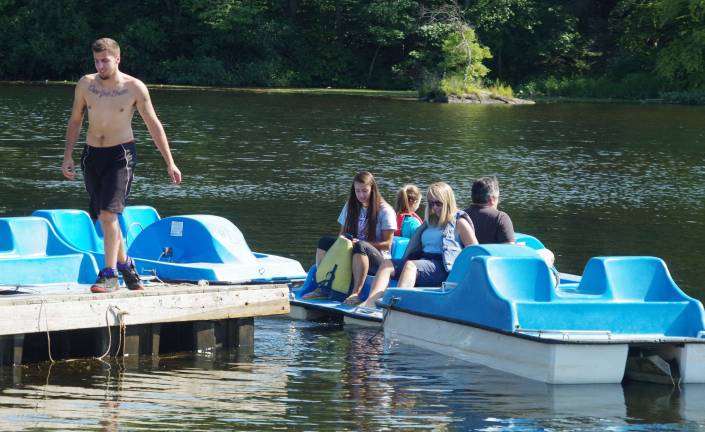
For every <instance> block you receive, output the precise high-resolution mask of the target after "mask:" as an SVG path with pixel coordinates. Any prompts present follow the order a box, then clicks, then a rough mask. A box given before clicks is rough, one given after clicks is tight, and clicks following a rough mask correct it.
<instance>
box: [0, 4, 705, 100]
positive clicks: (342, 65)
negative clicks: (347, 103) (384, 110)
mask: <svg viewBox="0 0 705 432" xmlns="http://www.w3.org/2000/svg"><path fill="white" fill-rule="evenodd" d="M102 36H108V37H112V38H114V39H116V40H117V41H118V42H119V43H120V44H121V47H122V63H121V69H122V70H124V71H125V72H127V73H130V74H133V75H136V76H138V77H140V78H141V79H143V80H145V81H146V82H149V83H174V84H205V85H231V86H265V87H272V86H297V87H327V86H330V87H351V88H389V89H408V88H412V87H415V88H417V89H419V91H420V92H421V93H422V94H439V95H442V94H444V92H446V91H450V92H452V93H456V92H460V91H466V90H467V91H470V90H471V89H472V88H475V87H478V88H481V87H483V86H485V85H486V84H485V83H486V82H487V80H497V79H499V80H501V81H502V82H506V83H511V84H512V85H514V86H515V88H516V86H517V85H522V87H521V88H522V89H523V90H524V91H525V92H528V91H530V92H531V93H533V94H561V95H580V96H591V95H592V96H594V97H619V98H621V97H631V98H658V97H661V96H660V95H662V94H668V95H675V96H669V97H671V98H673V100H686V99H688V98H683V97H681V96H682V95H691V94H699V93H697V92H698V91H701V90H703V89H705V1H703V0H607V1H586V0H569V1H565V0H464V1H456V0H424V1H421V0H282V1H277V2H272V1H270V0H209V1H202V0H154V1H149V2H144V1H141V0H123V1H121V2H114V1H108V0H92V1H90V2H89V1H87V0H54V1H51V2H46V1H40V0H22V1H20V0H0V79H2V80H17V79H19V80H45V79H49V80H77V79H78V78H80V76H81V75H83V74H85V73H91V72H93V66H92V61H91V53H90V49H89V45H90V43H91V42H92V41H93V40H94V39H96V38H98V37H102ZM490 53H491V55H490ZM495 88H496V89H495V90H493V91H495V92H496V94H498V95H501V94H506V93H507V92H509V91H510V90H511V88H510V87H508V86H504V85H496V86H495ZM664 92H668V93H664ZM678 95H681V96H678ZM689 100H690V99H689ZM692 100H699V96H698V97H693V98H692Z"/></svg>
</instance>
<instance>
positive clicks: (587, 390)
mask: <svg viewBox="0 0 705 432" xmlns="http://www.w3.org/2000/svg"><path fill="white" fill-rule="evenodd" d="M72 96H73V89H72V88H71V87H68V86H67V87H61V86H36V87H33V86H7V85H0V216H10V215H14V216H17V215H28V214H31V212H32V211H34V210H36V209H38V208H61V207H64V208H66V207H68V208H85V206H86V198H85V192H84V189H83V185H82V182H81V181H73V182H71V181H64V180H62V178H61V174H60V169H59V167H60V164H61V155H62V152H63V136H64V133H65V126H66V122H67V120H68V115H69V111H70V109H71V98H72ZM152 96H153V100H154V101H155V106H156V109H157V111H158V114H159V116H160V118H161V120H162V121H163V123H164V125H165V128H166V130H167V133H168V136H169V138H170V142H171V144H172V147H173V149H174V155H175V158H176V160H177V162H178V164H179V166H180V168H181V170H182V172H183V173H184V183H183V184H182V185H181V186H178V187H176V186H173V185H170V184H168V182H167V175H166V170H165V168H164V164H163V161H162V160H161V157H160V156H159V153H158V152H157V151H156V149H154V148H153V146H152V144H151V142H150V139H149V137H148V133H147V132H146V130H145V128H144V126H143V125H142V122H141V121H140V120H139V117H137V118H136V120H135V134H136V139H137V141H138V146H139V147H140V150H139V161H140V165H139V166H138V168H137V171H136V173H137V174H136V182H135V184H134V187H133V194H132V203H135V204H138V203H139V204H149V205H153V206H155V207H156V208H157V209H158V210H159V211H160V213H161V214H162V215H164V216H167V215H173V214H189V213H211V214H217V215H221V216H224V217H227V218H229V219H231V220H232V221H233V222H234V223H235V224H236V225H237V226H238V227H239V228H240V229H241V231H242V232H243V233H244V235H245V236H246V238H247V240H248V243H249V245H250V246H251V248H252V249H253V250H256V251H264V252H271V253H275V254H278V255H284V256H289V257H293V258H296V259H298V260H300V261H301V262H302V263H303V264H304V266H308V264H309V263H310V262H311V261H312V260H313V250H314V247H315V246H314V245H315V242H316V240H317V239H318V237H319V236H320V235H321V234H323V233H332V232H335V231H337V229H338V228H337V225H336V222H335V219H336V217H337V215H338V212H339V211H340V207H341V205H342V203H343V201H344V199H345V195H346V193H347V191H348V188H349V181H350V179H351V178H352V176H353V175H354V173H355V172H357V171H359V170H361V169H368V170H370V171H372V172H374V173H375V175H376V177H377V179H378V180H379V183H380V186H381V190H382V192H383V193H384V195H385V197H387V199H388V200H390V201H391V200H392V199H393V195H394V192H395V191H396V189H397V188H398V186H399V185H401V184H402V183H406V182H414V183H417V184H418V185H420V186H421V187H425V186H427V185H428V184H430V183H431V182H434V181H438V180H445V181H447V182H449V183H450V184H451V185H452V186H453V188H454V189H455V191H456V193H457V196H458V199H459V201H460V203H461V204H466V203H467V202H468V200H469V186H470V182H471V180H472V178H473V177H475V176H478V175H484V174H488V173H496V174H497V175H498V176H499V178H500V182H501V184H502V194H501V206H502V208H503V209H504V210H505V211H507V212H508V213H509V214H510V215H511V217H512V219H513V221H514V225H515V227H516V228H517V230H519V231H522V232H526V233H530V234H534V235H536V236H538V237H539V238H540V239H541V240H542V241H544V243H545V244H547V245H548V246H549V247H550V248H551V249H552V250H553V251H554V252H555V253H556V256H557V265H558V267H559V269H560V270H562V271H567V272H574V273H577V272H580V271H581V270H582V268H583V266H584V265H585V262H586V261H587V259H588V258H589V257H591V256H595V255H618V254H628V255H656V256H660V257H663V258H664V259H665V260H666V262H667V264H668V266H669V268H670V270H671V273H672V274H673V276H674V278H675V279H676V280H677V282H678V283H679V285H680V286H681V287H682V288H683V289H684V290H685V291H686V292H688V293H689V294H691V295H694V296H695V297H698V298H700V299H705V286H703V284H702V281H703V280H705V267H703V266H702V264H701V261H702V256H701V255H702V254H701V253H700V251H701V250H702V245H703V244H705V163H703V161H704V160H705V126H704V125H705V108H703V107H676V106H673V107H672V106H637V105H589V104H584V105H580V104H575V105H560V104H555V105H537V106H533V107H477V106H450V105H447V106H446V105H436V104H422V103H416V102H413V101H399V100H386V99H373V98H365V97H346V96H312V95H281V94H277V95H261V94H259V95H254V94H247V93H236V92H203V91H160V90H154V91H153V92H152ZM256 332H257V342H256V343H257V347H256V350H257V356H256V357H255V359H254V362H253V363H243V362H238V361H236V360H233V359H232V358H230V356H228V355H225V356H219V357H217V358H213V359H208V358H205V359H204V358H201V357H193V356H187V357H183V358H175V359H161V360H160V361H159V362H156V363H153V362H152V361H151V360H145V361H144V362H142V363H140V364H138V365H132V366H130V365H127V366H125V369H124V370H123V369H119V368H117V367H116V366H113V367H112V368H106V367H104V366H103V365H101V364H99V363H93V362H75V363H69V364H57V365H54V366H53V367H52V368H51V371H49V367H48V366H47V365H40V366H36V365H35V366H29V367H24V368H21V369H18V370H16V371H14V372H12V371H7V370H5V371H3V372H2V378H1V379H2V382H3V385H2V392H0V406H2V407H3V409H2V410H0V428H2V429H19V428H32V427H37V428H52V427H53V428H58V429H72V428H76V429H77V428H85V427H88V428H92V429H98V428H101V427H105V428H107V429H111V428H112V429H116V428H121V429H124V428H139V427H145V428H147V427H148V428H150V429H154V428H162V429H174V428H189V429H207V428H215V429H226V428H227V429H233V428H234V429H255V430H261V429H271V428H275V427H277V428H286V429H295V430H299V429H300V430H310V429H363V430H373V429H374V430H377V429H392V428H400V429H419V428H429V429H439V430H444V429H449V430H457V429H483V430H504V429H512V428H513V429H543V428H546V429H552V430H556V429H559V430H560V429H583V430H595V429H605V428H612V429H616V430H623V429H628V430H633V429H651V428H654V427H661V428H664V429H669V428H689V427H691V426H694V425H696V424H698V423H704V422H705V419H703V418H702V417H703V415H702V414H701V412H700V411H702V410H701V409H699V405H698V404H702V400H705V394H703V393H705V390H703V388H702V387H703V386H692V385H691V386H688V387H687V388H684V389H682V391H680V392H674V391H672V389H670V388H665V387H659V386H643V385H640V386H636V385H625V386H577V387H570V386H553V387H551V386H547V385H543V384H537V383H533V382H527V381H522V380H520V379H518V378H515V377H511V376H507V375H504V374H500V373H498V372H493V371H492V370H490V369H486V368H482V367H478V366H470V365H468V364H465V363H462V362H457V361H454V360H451V359H448V358H445V357H442V356H439V355H437V354H433V353H429V352H425V351H421V350H418V349H416V348H413V347H406V346H399V347H395V349H393V350H392V351H390V352H389V353H387V354H385V353H384V352H383V349H382V347H381V346H380V344H381V337H380V336H375V335H374V332H369V331H341V330H340V329H337V328H326V327H323V328H321V327H318V326H310V325H306V324H295V323H288V322H286V321H283V320H258V321H257V329H256ZM370 338H371V341H370ZM234 425H236V426H234Z"/></svg>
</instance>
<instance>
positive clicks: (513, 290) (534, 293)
mask: <svg viewBox="0 0 705 432" xmlns="http://www.w3.org/2000/svg"><path fill="white" fill-rule="evenodd" d="M487 276H488V278H489V282H490V283H491V285H492V286H493V287H494V290H495V291H496V292H497V294H498V295H499V296H500V297H502V298H505V299H507V301H510V302H517V301H533V302H548V301H551V300H552V299H553V297H554V294H553V293H554V291H553V281H552V275H551V271H550V270H549V268H548V266H547V265H546V262H545V261H543V260H542V259H541V258H539V257H521V258H499V257H492V258H490V259H488V260H487Z"/></svg>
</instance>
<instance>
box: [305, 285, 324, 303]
mask: <svg viewBox="0 0 705 432" xmlns="http://www.w3.org/2000/svg"><path fill="white" fill-rule="evenodd" d="M301 298H302V299H304V300H311V299H320V298H328V295H327V294H326V293H324V292H323V290H322V289H320V288H316V289H315V290H313V291H310V292H307V293H306V294H304V295H303V296H301Z"/></svg>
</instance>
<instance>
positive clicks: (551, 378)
mask: <svg viewBox="0 0 705 432" xmlns="http://www.w3.org/2000/svg"><path fill="white" fill-rule="evenodd" d="M379 304H380V306H381V307H383V308H384V309H386V311H387V315H386V319H385V321H384V331H385V338H388V339H389V340H390V341H396V340H398V341H402V342H406V343H410V344H414V345H418V346H422V347H425V348H428V349H431V350H434V351H438V352H441V353H445V354H447V355H451V356H454V357H458V358H461V359H465V360H468V361H471V362H475V363H482V364H485V365H487V366H489V367H492V368H495V369H499V370H502V371H505V372H509V373H513V374H516V375H520V376H523V377H526V378H530V379H534V380H538V381H543V382H547V383H553V384H583V383H618V382H621V381H622V380H623V379H624V378H625V376H627V377H630V376H634V377H637V378H636V379H639V378H640V377H641V376H643V375H644V374H645V372H644V370H643V369H639V365H642V364H643V363H644V361H645V360H646V359H656V360H658V362H659V364H661V365H662V366H663V367H664V368H665V369H667V372H668V379H669V380H671V381H670V382H673V383H678V382H683V383H705V318H704V316H705V314H704V312H703V306H702V304H701V303H700V302H699V301H698V300H696V299H693V298H691V297H689V296H687V295H686V294H685V293H684V292H683V291H681V289H680V288H678V286H677V285H676V283H675V282H674V281H673V279H672V278H671V276H670V274H669V272H668V269H667V268H666V265H665V263H664V262H663V261H662V260H661V259H659V258H655V257H640V256H637V257H596V258H592V259H591V260H590V261H589V262H588V263H587V265H586V267H585V270H584V273H583V275H582V278H580V277H573V278H567V279H564V278H561V282H560V284H558V285H557V286H556V284H555V279H554V278H553V275H552V272H551V271H550V269H549V268H548V266H547V265H546V263H545V261H543V260H542V259H541V258H540V257H539V256H538V254H536V253H535V252H534V251H533V250H532V249H530V248H527V247H522V246H518V245H476V246H471V247H468V248H465V249H464V250H463V251H462V253H461V254H460V256H459V257H458V259H457V261H456V262H455V264H454V266H453V269H452V271H451V273H450V275H449V277H448V282H447V283H446V284H445V286H444V287H441V288H424V287H418V288H389V289H388V290H387V291H386V292H385V295H384V297H383V298H382V299H381V300H380V301H379ZM654 361H655V360H654Z"/></svg>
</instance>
